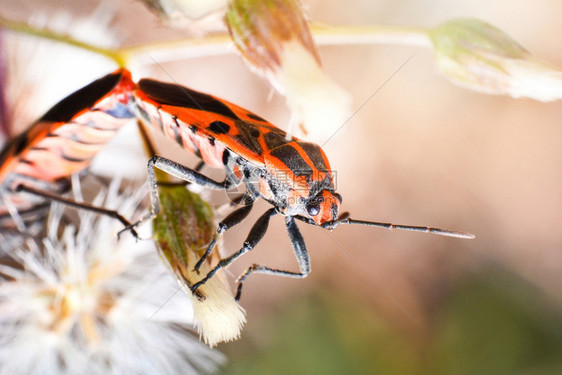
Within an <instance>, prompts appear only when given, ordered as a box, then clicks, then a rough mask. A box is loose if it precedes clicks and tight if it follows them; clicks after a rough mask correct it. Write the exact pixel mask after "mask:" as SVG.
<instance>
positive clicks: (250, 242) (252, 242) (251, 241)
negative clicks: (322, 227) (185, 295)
mask: <svg viewBox="0 0 562 375" xmlns="http://www.w3.org/2000/svg"><path fill="white" fill-rule="evenodd" d="M276 214H277V209H275V208H270V209H269V210H267V211H266V212H265V213H264V214H263V215H262V216H260V218H259V219H258V220H257V221H256V223H255V224H254V226H253V227H252V229H251V230H250V233H249V234H248V237H247V238H246V241H244V246H242V248H241V249H240V250H238V251H237V252H235V253H234V254H232V255H231V256H229V257H227V258H224V259H221V260H220V261H219V263H218V264H217V265H216V266H215V268H213V269H212V270H211V271H209V273H208V274H207V275H206V276H205V277H204V278H203V279H202V280H201V281H199V282H197V283H195V284H193V286H192V287H191V292H192V293H195V292H196V291H197V288H199V287H200V286H201V285H203V284H205V283H206V282H207V281H209V279H210V278H211V277H213V276H214V275H215V274H216V273H217V272H218V271H219V270H220V269H221V268H225V267H228V266H229V265H231V264H232V262H234V261H235V260H236V259H238V258H239V257H240V256H242V255H244V254H246V253H247V252H248V251H250V250H252V249H253V248H254V247H255V246H256V245H257V244H258V242H260V241H261V239H262V238H263V236H264V235H265V232H267V228H268V226H269V220H270V219H271V217H272V216H273V215H276Z"/></svg>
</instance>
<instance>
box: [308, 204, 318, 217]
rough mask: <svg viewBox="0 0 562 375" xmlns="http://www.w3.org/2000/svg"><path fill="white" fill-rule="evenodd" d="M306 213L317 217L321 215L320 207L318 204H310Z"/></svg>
mask: <svg viewBox="0 0 562 375" xmlns="http://www.w3.org/2000/svg"><path fill="white" fill-rule="evenodd" d="M306 212H308V214H309V215H310V216H316V215H318V214H319V213H320V207H319V206H318V204H317V203H312V204H309V205H307V206H306Z"/></svg>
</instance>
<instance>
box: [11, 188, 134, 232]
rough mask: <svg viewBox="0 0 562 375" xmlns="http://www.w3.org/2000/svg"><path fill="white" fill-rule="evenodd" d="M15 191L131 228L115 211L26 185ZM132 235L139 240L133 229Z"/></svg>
mask: <svg viewBox="0 0 562 375" xmlns="http://www.w3.org/2000/svg"><path fill="white" fill-rule="evenodd" d="M15 191H16V192H21V191H24V192H26V193H29V194H33V195H37V196H39V197H42V198H45V199H48V200H51V201H55V202H59V203H62V204H64V205H66V206H69V207H74V208H77V209H81V210H86V211H91V212H94V213H97V214H100V215H106V216H109V217H111V218H114V219H117V220H119V222H121V224H123V225H124V226H125V227H127V228H128V227H130V226H131V223H129V221H128V220H127V219H125V218H124V217H123V216H121V214H119V212H117V211H114V210H108V209H106V208H103V207H97V206H93V205H91V204H88V203H85V202H76V201H75V200H72V199H69V198H65V197H63V196H60V195H57V194H53V193H51V192H48V191H44V190H39V189H35V188H32V187H30V186H27V185H24V184H19V185H18V186H16V188H15ZM119 233H121V232H119ZM131 233H132V234H133V236H135V237H137V238H138V235H137V232H135V231H134V230H133V229H131Z"/></svg>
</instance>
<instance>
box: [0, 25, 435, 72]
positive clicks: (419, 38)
mask: <svg viewBox="0 0 562 375" xmlns="http://www.w3.org/2000/svg"><path fill="white" fill-rule="evenodd" d="M0 27H2V28H5V29H7V30H10V31H14V32H18V33H22V34H27V35H33V36H37V37H40V38H43V39H49V40H54V41H58V42H61V43H65V44H67V45H70V46H74V47H78V48H82V49H84V50H87V51H91V52H94V53H97V54H100V55H103V56H106V57H108V58H110V59H111V60H113V61H115V62H116V63H117V64H119V65H120V66H125V65H126V63H128V62H129V61H131V60H133V59H134V60H135V62H137V63H140V64H153V63H155V62H165V61H174V60H182V59H188V58H195V57H205V56H213V55H222V54H230V53H234V52H235V51H236V50H235V48H234V46H233V45H232V41H231V39H230V35H228V34H227V33H223V34H215V35H209V36H204V37H200V38H199V37H198V38H185V39H178V40H172V41H163V42H155V43H148V44H142V45H138V46H131V47H123V48H120V49H111V48H103V47H99V46H95V45H92V44H89V43H86V42H82V41H79V40H76V39H74V38H72V37H70V36H68V35H64V34H60V33H57V32H54V31H51V30H48V29H44V28H36V27H33V26H30V25H28V24H26V23H23V22H16V21H11V20H8V19H5V18H2V17H0ZM311 31H312V34H313V35H314V39H315V40H316V42H317V43H318V45H353V44H401V45H412V46H421V47H431V41H430V39H429V36H428V29H424V28H415V27H396V26H334V25H322V24H313V25H312V26H311Z"/></svg>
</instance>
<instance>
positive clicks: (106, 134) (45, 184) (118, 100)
mask: <svg viewBox="0 0 562 375" xmlns="http://www.w3.org/2000/svg"><path fill="white" fill-rule="evenodd" d="M134 87H135V84H134V82H133V81H132V79H131V75H130V73H129V72H128V71H127V70H124V69H119V70H117V71H116V72H114V73H112V74H109V75H107V76H105V77H103V78H100V79H98V80H96V81H94V82H92V83H91V84H89V85H87V86H85V87H83V88H82V89H80V90H78V91H76V92H74V93H73V94H71V95H69V96H67V97H66V98H64V99H63V100H61V101H60V102H59V103H57V104H56V105H55V106H53V107H52V108H51V109H50V110H49V111H48V112H47V113H45V114H44V115H43V116H42V117H41V118H40V119H39V120H38V121H37V122H35V123H34V124H33V125H32V126H31V127H30V128H29V129H28V130H27V131H25V132H23V133H22V134H20V135H19V136H17V137H15V138H14V139H13V140H11V141H10V142H8V144H7V146H6V147H5V148H4V149H3V150H2V153H1V154H0V230H10V229H18V230H19V231H23V230H24V229H25V228H26V226H27V224H29V223H34V222H37V221H38V220H40V219H42V218H44V216H45V214H46V211H47V207H48V204H49V202H47V201H48V200H58V201H61V202H63V203H66V204H68V205H71V206H75V207H80V208H85V209H89V210H93V211H96V212H98V213H102V214H108V215H111V216H113V217H115V218H117V219H118V220H120V221H121V222H122V223H123V224H124V225H129V223H128V221H127V220H125V219H124V218H123V217H121V216H120V215H119V214H118V213H116V212H113V211H108V210H105V209H102V208H97V207H93V206H90V205H88V204H85V203H78V202H75V201H72V200H70V199H66V198H63V197H61V196H60V195H61V194H62V193H64V192H66V191H67V190H68V189H69V187H70V182H69V177H70V176H71V175H72V174H74V173H77V172H80V171H82V170H84V169H85V168H86V167H87V166H88V165H89V164H90V161H91V159H92V158H93V157H94V156H95V155H96V154H97V153H98V152H99V151H100V150H101V148H102V147H103V146H105V144H106V143H107V141H109V140H110V139H111V138H113V136H114V135H115V133H116V132H117V131H118V130H119V129H120V128H121V127H122V126H123V125H124V124H126V123H127V122H128V121H130V120H131V119H132V118H133V117H134V116H133V114H132V113H131V112H130V111H129V109H128V105H129V104H130V101H131V100H130V95H131V92H132V90H133V88H134Z"/></svg>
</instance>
